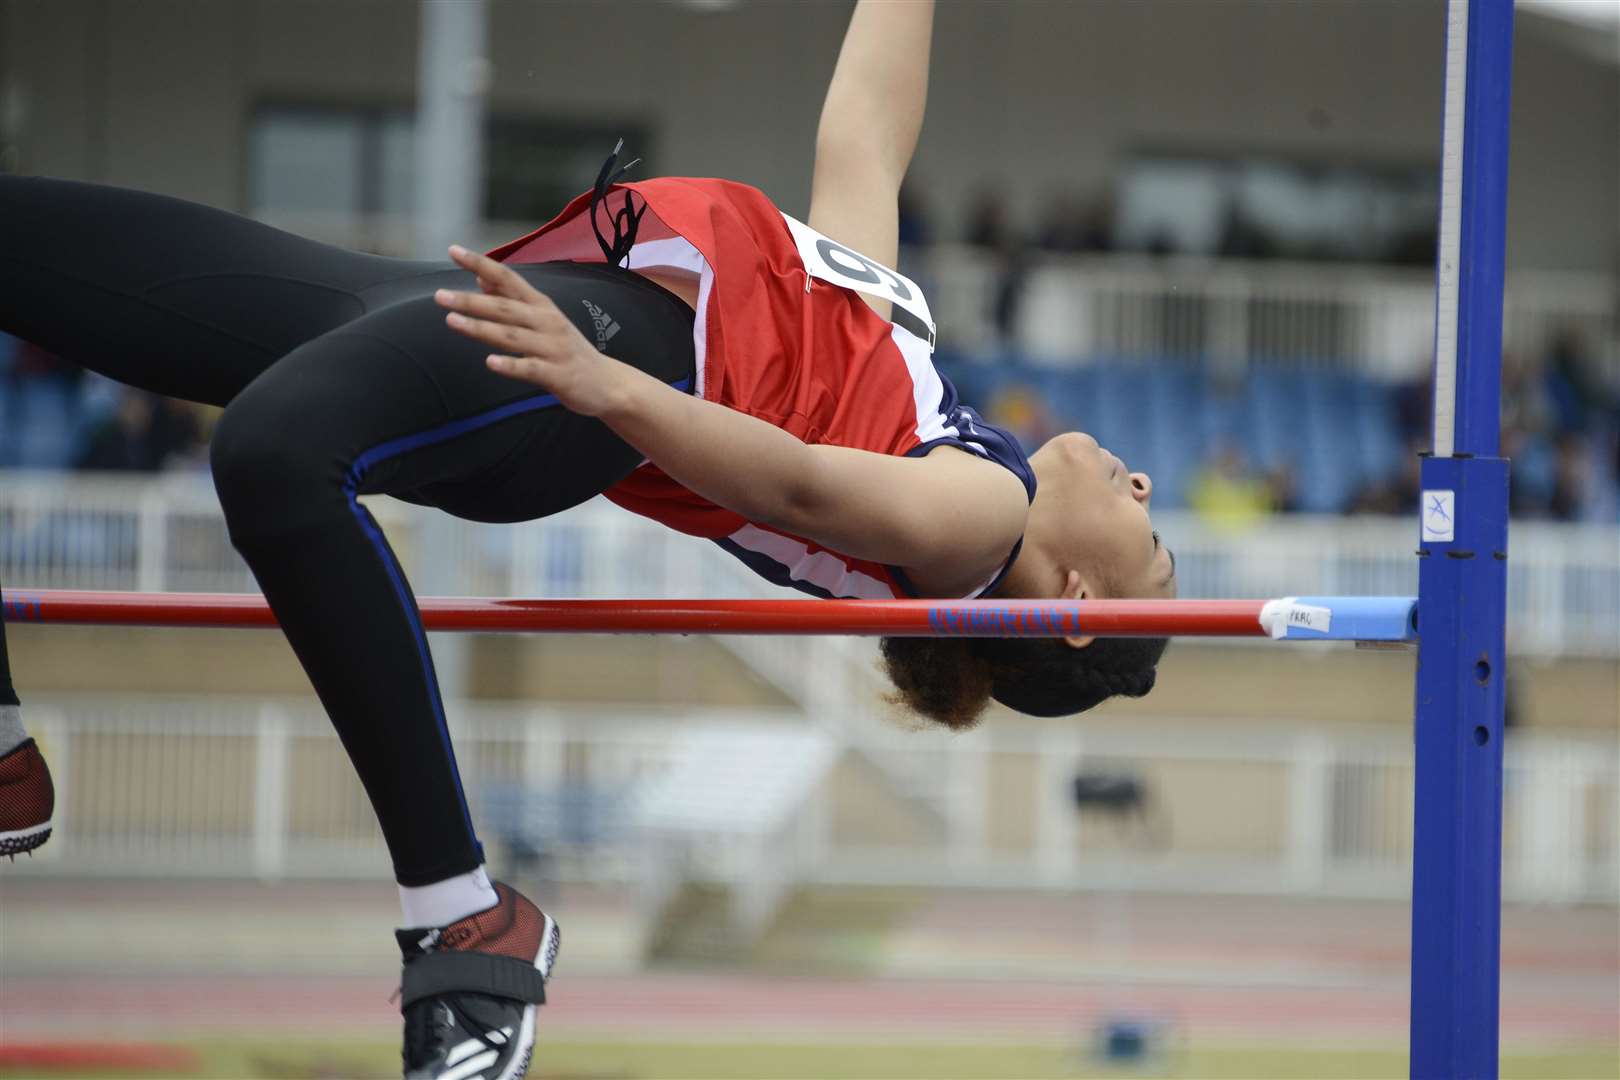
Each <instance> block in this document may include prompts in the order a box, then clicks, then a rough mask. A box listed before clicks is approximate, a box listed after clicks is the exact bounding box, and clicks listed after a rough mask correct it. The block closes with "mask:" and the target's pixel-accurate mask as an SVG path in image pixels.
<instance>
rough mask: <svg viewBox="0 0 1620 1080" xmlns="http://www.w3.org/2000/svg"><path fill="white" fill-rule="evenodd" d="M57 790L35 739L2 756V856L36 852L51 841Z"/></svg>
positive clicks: (0, 824) (0, 764)
mask: <svg viewBox="0 0 1620 1080" xmlns="http://www.w3.org/2000/svg"><path fill="white" fill-rule="evenodd" d="M55 809H56V788H55V787H54V786H53V785H52V784H51V770H50V769H49V768H48V767H47V766H46V764H45V759H44V758H43V757H41V756H40V753H39V747H38V746H36V745H34V740H33V739H24V740H23V741H22V742H20V743H18V744H17V745H16V746H14V747H12V748H11V749H10V750H8V751H6V753H5V755H4V756H0V855H12V856H16V855H21V854H22V853H23V852H25V851H33V850H34V849H35V848H37V847H39V846H40V845H41V844H43V843H44V842H45V841H47V840H49V839H50V838H51V813H52V812H53V811H54V810H55Z"/></svg>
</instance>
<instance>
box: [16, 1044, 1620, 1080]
mask: <svg viewBox="0 0 1620 1080" xmlns="http://www.w3.org/2000/svg"><path fill="white" fill-rule="evenodd" d="M182 1045H184V1046H186V1047H188V1048H190V1049H191V1050H192V1051H194V1052H195V1053H196V1055H197V1061H198V1067H197V1069H196V1070H195V1071H194V1072H192V1073H191V1074H190V1075H191V1076H193V1077H199V1078H201V1077H209V1078H216V1077H217V1078H220V1080H225V1078H238V1077H263V1078H273V1080H316V1078H328V1077H330V1078H338V1077H385V1076H398V1075H399V1073H398V1071H397V1070H398V1061H399V1058H398V1054H399V1050H398V1047H397V1045H393V1044H385V1043H360V1042H340V1041H319V1040H309V1039H305V1040H297V1041H287V1040H268V1039H199V1040H195V1041H189V1042H186V1043H184V1044H182ZM535 1058H536V1063H535V1067H534V1068H533V1069H532V1070H531V1071H530V1074H529V1075H530V1076H531V1077H532V1078H534V1080H658V1078H661V1080H700V1078H701V1080H723V1078H736V1080H742V1078H749V1080H765V1078H774V1080H857V1078H862V1080H867V1078H870V1080H876V1078H880V1077H881V1078H893V1080H981V1078H982V1080H992V1078H994V1080H1013V1078H1026V1080H1046V1078H1061V1080H1076V1078H1081V1077H1098V1078H1125V1077H1166V1076H1168V1077H1188V1078H1193V1077H1197V1078H1206V1080H1228V1078H1230V1080H1240V1078H1241V1080H1262V1078H1302V1080H1306V1078H1308V1080H1340V1078H1342V1080H1375V1078H1382V1077H1390V1078H1403V1077H1405V1076H1406V1056H1405V1054H1404V1053H1402V1052H1399V1051H1386V1050H1313V1049H1309V1048H1300V1047H1279V1046H1261V1047H1224V1046H1209V1047H1197V1046H1195V1047H1192V1048H1190V1049H1188V1050H1186V1051H1184V1052H1177V1053H1175V1054H1173V1055H1171V1056H1170V1057H1168V1058H1166V1059H1162V1060H1160V1061H1158V1062H1156V1063H1154V1064H1153V1065H1152V1066H1150V1067H1146V1068H1143V1069H1139V1070H1124V1069H1113V1070H1110V1069H1105V1068H1101V1067H1099V1066H1097V1065H1096V1064H1094V1063H1092V1062H1089V1061H1087V1060H1085V1059H1084V1058H1083V1057H1081V1056H1080V1055H1079V1053H1078V1052H1077V1051H1075V1050H1073V1049H1068V1050H1066V1049H1063V1048H1060V1047H1054V1046H1040V1045H1019V1044H1011V1045H1006V1046H983V1045H951V1044H915V1045H890V1044H883V1043H872V1044H848V1043H826V1044H811V1043H775V1042H773V1043H711V1042H684V1043H668V1042H602V1041H594V1042H586V1041H580V1040H568V1041H550V1040H547V1041H543V1042H542V1043H541V1044H540V1046H539V1047H538V1048H537V1051H536V1054H535ZM21 1075H24V1074H23V1073H22V1072H16V1071H6V1070H4V1069H0V1076H21ZM30 1075H34V1076H39V1075H41V1074H39V1073H38V1072H37V1071H35V1072H32V1073H30ZM46 1075H49V1076H52V1077H69V1076H93V1075H98V1074H87V1073H50V1074H46ZM99 1075H101V1076H106V1075H110V1074H107V1073H102V1074H99ZM128 1075H138V1074H128ZM1502 1076H1503V1077H1504V1078H1505V1080H1506V1078H1517V1080H1616V1078H1617V1077H1620V1047H1615V1046H1606V1047H1605V1046H1591V1047H1585V1048H1581V1049H1572V1050H1566V1051H1558V1052H1547V1053H1509V1054H1507V1055H1506V1056H1504V1058H1503V1060H1502Z"/></svg>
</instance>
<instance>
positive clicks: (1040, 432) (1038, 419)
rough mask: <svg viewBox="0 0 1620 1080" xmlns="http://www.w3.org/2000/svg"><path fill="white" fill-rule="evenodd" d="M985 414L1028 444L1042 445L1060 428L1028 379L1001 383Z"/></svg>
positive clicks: (1022, 442)
mask: <svg viewBox="0 0 1620 1080" xmlns="http://www.w3.org/2000/svg"><path fill="white" fill-rule="evenodd" d="M986 416H987V417H988V418H989V420H990V422H991V423H993V424H996V425H998V426H1000V427H1004V428H1006V429H1007V430H1008V431H1011V432H1012V433H1013V434H1014V435H1015V436H1017V437H1018V441H1019V442H1020V443H1021V444H1022V445H1024V446H1027V447H1037V446H1041V445H1043V444H1044V443H1045V442H1046V440H1048V439H1050V438H1051V437H1052V436H1054V435H1056V434H1058V433H1059V432H1060V431H1061V430H1063V429H1062V428H1061V427H1060V426H1059V424H1058V422H1057V420H1056V419H1055V418H1054V417H1053V416H1052V410H1051V409H1049V408H1048V407H1047V404H1046V401H1045V399H1044V398H1042V396H1041V395H1040V393H1039V392H1037V391H1036V389H1035V388H1034V387H1033V386H1030V385H1029V384H1028V383H1022V382H1014V383H1009V384H1008V385H1006V386H1004V387H1003V388H1002V389H1001V390H1000V391H999V392H997V393H996V394H995V395H994V396H992V397H991V398H990V402H989V407H988V409H987V411H986Z"/></svg>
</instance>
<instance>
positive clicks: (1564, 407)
mask: <svg viewBox="0 0 1620 1080" xmlns="http://www.w3.org/2000/svg"><path fill="white" fill-rule="evenodd" d="M1545 385H1546V391H1547V395H1548V397H1549V398H1550V399H1551V404H1552V410H1553V414H1554V423H1556V424H1557V426H1558V430H1559V431H1573V432H1580V433H1585V432H1586V431H1588V430H1589V429H1590V428H1591V426H1592V420H1593V418H1594V415H1595V414H1596V413H1598V412H1600V411H1603V410H1605V409H1606V408H1607V407H1608V405H1609V401H1608V400H1607V398H1608V395H1607V394H1606V393H1605V392H1604V389H1605V388H1604V387H1603V386H1602V385H1601V384H1600V383H1599V382H1598V381H1597V379H1596V378H1595V377H1594V371H1593V365H1592V363H1591V361H1590V359H1589V357H1588V356H1587V350H1586V346H1585V344H1584V343H1583V342H1582V341H1581V339H1580V336H1579V335H1577V334H1576V333H1574V332H1573V331H1570V330H1565V331H1563V332H1561V333H1560V334H1559V335H1558V336H1557V337H1556V338H1554V339H1553V341H1552V344H1551V346H1550V347H1549V348H1548V350H1547V371H1546V379H1545Z"/></svg>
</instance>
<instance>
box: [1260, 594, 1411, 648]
mask: <svg viewBox="0 0 1620 1080" xmlns="http://www.w3.org/2000/svg"><path fill="white" fill-rule="evenodd" d="M1260 625H1261V626H1263V627H1265V629H1266V633H1268V634H1270V635H1271V636H1272V637H1273V638H1275V639H1277V640H1279V641H1416V640H1417V599H1416V598H1415V597H1411V596H1284V597H1282V598H1280V599H1277V600H1268V601H1266V604H1265V606H1264V607H1262V608H1261V609H1260Z"/></svg>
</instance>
